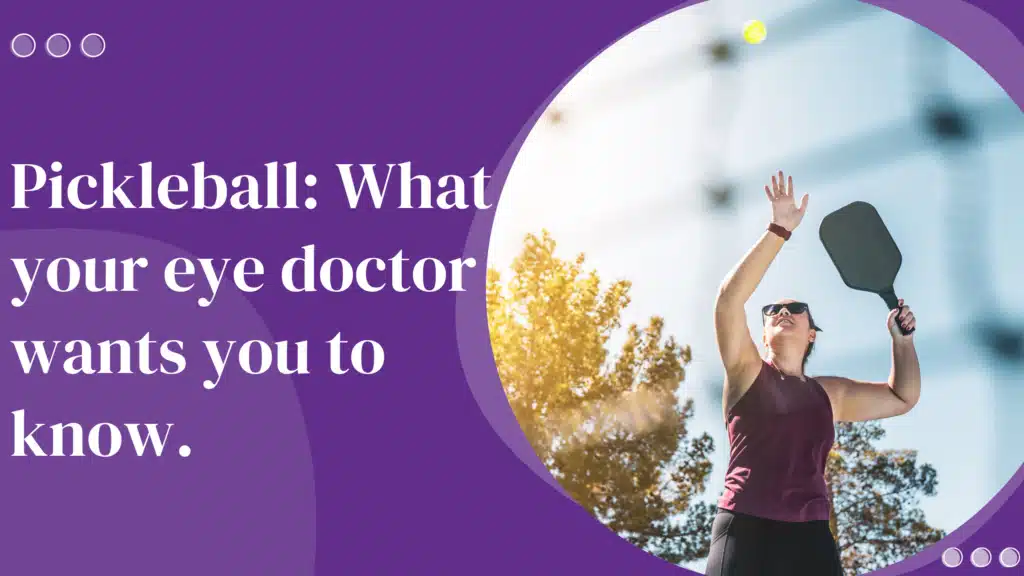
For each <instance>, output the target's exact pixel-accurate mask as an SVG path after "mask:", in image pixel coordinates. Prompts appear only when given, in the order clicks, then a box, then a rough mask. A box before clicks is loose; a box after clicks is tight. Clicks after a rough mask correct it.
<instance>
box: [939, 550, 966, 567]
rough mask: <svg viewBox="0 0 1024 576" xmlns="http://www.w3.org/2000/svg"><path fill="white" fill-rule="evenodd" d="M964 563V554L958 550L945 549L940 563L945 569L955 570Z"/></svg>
mask: <svg viewBox="0 0 1024 576" xmlns="http://www.w3.org/2000/svg"><path fill="white" fill-rule="evenodd" d="M963 561H964V554H963V552H961V551H960V550H959V549H958V548H946V550H945V551H943V553H942V563H943V564H944V565H945V566H946V567H947V568H956V567H957V566H959V565H960V563H961V562H963Z"/></svg>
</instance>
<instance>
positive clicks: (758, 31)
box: [743, 20, 768, 44]
mask: <svg viewBox="0 0 1024 576" xmlns="http://www.w3.org/2000/svg"><path fill="white" fill-rule="evenodd" d="M766 36H768V29H767V28H765V27H764V22H761V21H760V20H749V21H747V22H746V23H745V24H744V25H743V39H744V40H746V41H747V42H749V43H750V44H760V43H761V42H764V39H765V37H766Z"/></svg>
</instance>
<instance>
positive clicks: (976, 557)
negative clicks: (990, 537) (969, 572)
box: [971, 546, 992, 568]
mask: <svg viewBox="0 0 1024 576" xmlns="http://www.w3.org/2000/svg"><path fill="white" fill-rule="evenodd" d="M991 563H992V552H990V551H989V549H988V548H985V547H984V546H980V547H978V548H975V549H974V552H971V564H974V566H975V567H976V568H984V567H986V566H988V565H989V564H991Z"/></svg>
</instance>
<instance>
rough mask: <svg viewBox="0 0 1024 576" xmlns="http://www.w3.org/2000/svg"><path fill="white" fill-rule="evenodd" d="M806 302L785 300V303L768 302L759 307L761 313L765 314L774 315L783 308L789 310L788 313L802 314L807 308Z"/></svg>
mask: <svg viewBox="0 0 1024 576" xmlns="http://www.w3.org/2000/svg"><path fill="white" fill-rule="evenodd" d="M808 308H809V307H808V306H807V304H804V303H803V302H787V303H785V304H769V305H767V306H765V307H763V308H761V313H762V314H764V315H765V316H775V315H776V314H778V313H779V312H782V310H783V309H786V310H789V313H790V314H803V313H804V312H807V310H808Z"/></svg>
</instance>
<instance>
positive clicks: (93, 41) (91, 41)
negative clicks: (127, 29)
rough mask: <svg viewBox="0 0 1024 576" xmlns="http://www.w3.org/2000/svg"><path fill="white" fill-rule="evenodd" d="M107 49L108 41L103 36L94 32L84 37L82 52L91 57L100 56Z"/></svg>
mask: <svg viewBox="0 0 1024 576" xmlns="http://www.w3.org/2000/svg"><path fill="white" fill-rule="evenodd" d="M106 50H107V41H106V40H104V38H103V36H100V35H99V34H96V33H92V34H86V35H85V38H82V54H84V55H86V56H88V57H89V58H99V57H100V56H102V55H103V53H104V52H106Z"/></svg>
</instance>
